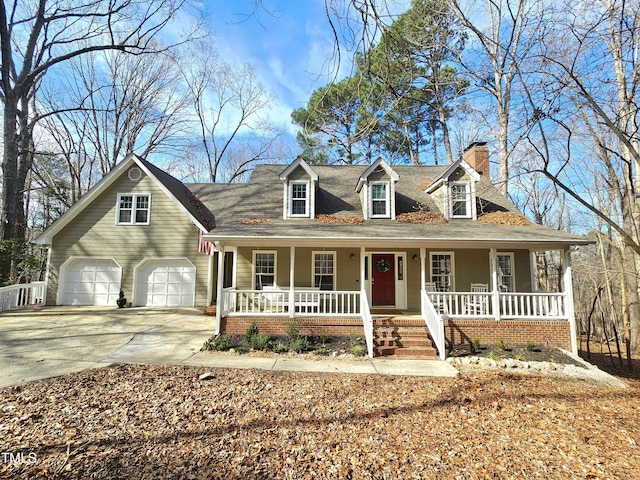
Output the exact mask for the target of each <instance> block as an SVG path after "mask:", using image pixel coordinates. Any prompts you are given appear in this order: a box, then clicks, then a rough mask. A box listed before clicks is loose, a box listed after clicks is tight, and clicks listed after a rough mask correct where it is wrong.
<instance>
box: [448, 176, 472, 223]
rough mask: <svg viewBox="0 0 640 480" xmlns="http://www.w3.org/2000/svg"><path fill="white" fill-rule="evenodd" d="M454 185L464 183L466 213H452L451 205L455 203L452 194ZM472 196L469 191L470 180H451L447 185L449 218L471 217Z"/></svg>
mask: <svg viewBox="0 0 640 480" xmlns="http://www.w3.org/2000/svg"><path fill="white" fill-rule="evenodd" d="M456 185H464V186H465V189H466V192H467V193H466V206H467V208H466V210H467V213H466V215H454V214H453V207H454V204H455V199H454V196H453V187H455V186H456ZM472 198H473V194H472V192H471V182H451V184H450V186H449V205H450V207H449V208H450V216H451V218H473V210H472V209H471V206H472V202H471V200H472Z"/></svg>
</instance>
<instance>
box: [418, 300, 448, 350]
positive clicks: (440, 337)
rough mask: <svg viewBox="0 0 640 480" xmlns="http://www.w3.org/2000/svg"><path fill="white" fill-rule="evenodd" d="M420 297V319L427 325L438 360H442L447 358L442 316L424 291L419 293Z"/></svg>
mask: <svg viewBox="0 0 640 480" xmlns="http://www.w3.org/2000/svg"><path fill="white" fill-rule="evenodd" d="M421 296H422V302H421V304H422V312H421V314H422V319H423V320H424V321H425V323H426V324H427V328H428V329H429V333H430V334H431V339H432V340H433V343H435V344H436V348H437V349H438V356H439V357H440V360H444V359H445V358H446V356H447V352H446V350H445V336H444V321H443V319H442V315H440V313H439V312H438V311H437V310H436V307H435V306H434V304H433V303H432V302H431V299H430V296H429V295H427V292H426V291H425V290H422V291H421Z"/></svg>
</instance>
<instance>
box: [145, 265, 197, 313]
mask: <svg viewBox="0 0 640 480" xmlns="http://www.w3.org/2000/svg"><path fill="white" fill-rule="evenodd" d="M195 291H196V267H195V266H194V265H193V264H192V263H191V262H189V260H186V259H172V260H165V259H159V260H145V261H144V262H143V263H142V264H141V265H140V266H139V268H138V269H137V274H136V292H137V293H136V303H137V304H138V305H140V306H146V307H193V305H194V303H195Z"/></svg>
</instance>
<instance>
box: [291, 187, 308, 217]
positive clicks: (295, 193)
mask: <svg viewBox="0 0 640 480" xmlns="http://www.w3.org/2000/svg"><path fill="white" fill-rule="evenodd" d="M289 187H290V189H291V191H290V194H289V198H290V199H291V205H290V212H291V216H292V217H308V216H309V182H291V183H290V184H289Z"/></svg>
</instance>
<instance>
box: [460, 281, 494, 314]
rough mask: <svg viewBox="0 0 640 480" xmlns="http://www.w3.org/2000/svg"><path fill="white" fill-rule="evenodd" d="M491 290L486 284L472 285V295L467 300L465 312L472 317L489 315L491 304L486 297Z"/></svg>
mask: <svg viewBox="0 0 640 480" xmlns="http://www.w3.org/2000/svg"><path fill="white" fill-rule="evenodd" d="M488 290H489V286H488V285H487V284H486V283H472V284H471V293H472V295H471V296H470V297H469V299H468V300H467V304H466V305H465V311H466V313H468V314H471V315H487V314H488V313H489V302H488V299H487V296H486V295H485V294H486V293H487V291H488Z"/></svg>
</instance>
